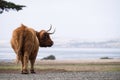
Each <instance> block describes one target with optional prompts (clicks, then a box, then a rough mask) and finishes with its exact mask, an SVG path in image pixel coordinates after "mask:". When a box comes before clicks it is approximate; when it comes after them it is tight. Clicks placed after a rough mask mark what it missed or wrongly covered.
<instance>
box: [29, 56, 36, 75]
mask: <svg viewBox="0 0 120 80" xmlns="http://www.w3.org/2000/svg"><path fill="white" fill-rule="evenodd" d="M30 63H31V69H30V72H31V73H35V71H34V63H35V58H32V59H30Z"/></svg>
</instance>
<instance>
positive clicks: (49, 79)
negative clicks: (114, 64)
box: [0, 72, 120, 80]
mask: <svg viewBox="0 0 120 80" xmlns="http://www.w3.org/2000/svg"><path fill="white" fill-rule="evenodd" d="M0 80H120V72H43V73H42V72H41V73H38V74H27V75H23V74H19V73H16V74H13V73H12V74H11V73H0Z"/></svg>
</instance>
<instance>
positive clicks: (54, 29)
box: [48, 29, 56, 34]
mask: <svg viewBox="0 0 120 80" xmlns="http://www.w3.org/2000/svg"><path fill="white" fill-rule="evenodd" d="M55 31H56V29H54V31H53V32H52V33H48V34H54V33H55Z"/></svg>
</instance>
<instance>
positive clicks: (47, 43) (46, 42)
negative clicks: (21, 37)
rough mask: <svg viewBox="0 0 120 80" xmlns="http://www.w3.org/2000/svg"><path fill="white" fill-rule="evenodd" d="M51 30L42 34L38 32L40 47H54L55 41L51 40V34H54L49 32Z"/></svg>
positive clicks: (42, 31)
mask: <svg viewBox="0 0 120 80" xmlns="http://www.w3.org/2000/svg"><path fill="white" fill-rule="evenodd" d="M50 30H51V28H50V29H49V30H47V31H45V30H41V31H40V32H38V34H37V37H38V39H39V46H40V47H51V46H52V45H53V41H52V40H51V38H50V34H53V33H54V32H55V31H54V32H53V33H49V32H48V31H50Z"/></svg>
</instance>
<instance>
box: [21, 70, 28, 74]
mask: <svg viewBox="0 0 120 80" xmlns="http://www.w3.org/2000/svg"><path fill="white" fill-rule="evenodd" d="M21 74H29V72H28V70H23V71H21Z"/></svg>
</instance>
